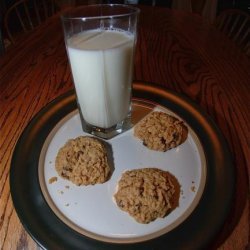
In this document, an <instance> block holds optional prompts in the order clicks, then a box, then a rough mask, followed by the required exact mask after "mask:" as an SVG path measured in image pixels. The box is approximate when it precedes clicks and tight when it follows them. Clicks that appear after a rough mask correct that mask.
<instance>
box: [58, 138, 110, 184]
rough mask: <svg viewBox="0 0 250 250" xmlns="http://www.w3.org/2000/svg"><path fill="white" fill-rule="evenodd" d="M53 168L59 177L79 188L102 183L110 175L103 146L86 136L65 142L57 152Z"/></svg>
mask: <svg viewBox="0 0 250 250" xmlns="http://www.w3.org/2000/svg"><path fill="white" fill-rule="evenodd" d="M55 167H56V170H57V172H58V174H59V175H60V176H61V177H63V178H65V179H68V180H70V181H72V182H73V183H75V184H76V185H79V186H80V185H94V184H96V183H103V182H105V181H107V179H108V177H109V174H110V167H109V164H108V160H107V152H106V148H105V146H104V145H103V144H102V143H101V142H100V141H99V140H97V139H95V138H93V137H88V136H80V137H77V138H75V139H71V140H69V141H67V143H66V144H65V145H64V146H63V147H62V148H61V149H60V150H59V151H58V154H57V157H56V161H55Z"/></svg>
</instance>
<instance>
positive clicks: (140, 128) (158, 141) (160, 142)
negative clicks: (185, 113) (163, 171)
mask: <svg viewBox="0 0 250 250" xmlns="http://www.w3.org/2000/svg"><path fill="white" fill-rule="evenodd" d="M134 135H135V136H136V137H138V138H139V139H141V140H142V141H143V145H145V146H146V147H148V148H149V149H153V150H156V151H167V150H169V149H171V148H174V147H177V146H178V145H180V144H181V143H183V142H184V141H185V140H186V139H187V135H188V129H187V127H186V126H185V125H184V124H183V122H182V121H180V120H178V119H177V118H175V117H173V116H171V115H168V114H166V113H164V112H156V111H154V112H152V113H150V114H149V115H147V116H146V117H145V118H143V119H142V120H141V121H140V122H139V123H138V124H136V126H135V128H134Z"/></svg>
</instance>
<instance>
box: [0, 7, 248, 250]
mask: <svg viewBox="0 0 250 250" xmlns="http://www.w3.org/2000/svg"><path fill="white" fill-rule="evenodd" d="M141 8H142V12H141V15H140V22H139V32H138V44H137V53H136V56H135V71H134V79H135V80H139V81H146V82H152V83H155V84H158V85H161V86H165V87H166V88H168V89H171V90H173V91H176V92H179V93H182V94H184V95H186V96H187V97H189V98H191V99H192V100H194V101H195V102H196V103H197V104H199V105H200V106H201V107H202V108H203V110H204V112H207V113H208V114H209V115H210V116H211V117H212V118H213V119H214V121H215V122H216V124H217V125H218V127H219V128H220V130H221V131H222V133H223V134H224V136H225V138H226V140H227V142H228V144H229V146H230V149H231V151H232V155H233V157H234V164H235V168H236V193H235V197H234V203H233V207H232V209H231V212H230V216H229V217H228V219H227V221H226V222H225V225H224V227H223V228H222V229H221V232H220V234H218V236H217V238H216V239H214V242H211V245H210V246H208V249H216V248H218V249H221V250H222V249H223V250H230V249H232V250H235V249H236V250H237V249H239V250H241V249H247V248H249V247H250V245H249V221H250V216H249V177H250V165H249V162H250V149H249V145H250V141H249V139H250V135H249V131H250V128H249V120H250V115H249V113H250V109H249V108H250V105H249V100H250V87H249V86H250V61H249V58H247V57H246V56H245V55H244V54H243V53H242V52H241V50H240V49H239V48H238V47H236V45H234V43H233V42H231V41H230V40H229V39H228V38H227V37H225V36H224V35H222V34H220V33H219V32H218V31H217V30H216V29H215V28H214V27H213V26H211V25H210V24H208V23H206V22H205V21H204V20H202V18H201V17H200V16H198V15H195V14H191V13H188V12H184V11H173V10H169V9H166V8H158V7H141ZM72 88H73V84H72V80H71V74H70V69H69V64H68V60H67V56H66V51H65V46H64V41H63V34H62V27H61V23H60V18H59V15H57V16H54V17H52V18H51V19H49V20H48V21H47V22H46V23H44V24H43V25H41V26H40V27H38V28H37V29H36V30H35V31H34V32H33V33H32V34H31V35H29V36H28V37H27V39H25V40H23V41H21V42H20V43H18V44H17V45H16V47H15V48H12V49H9V50H8V51H7V52H6V53H5V55H3V56H2V57H0V249H37V245H36V243H35V242H34V241H33V240H32V239H31V238H30V236H29V235H28V234H27V233H26V231H25V230H24V228H23V226H22V225H21V223H20V221H19V219H18V217H17V214H16V212H15V210H14V208H13V204H12V200H11V195H10V186H9V170H10V162H11V157H12V153H13V150H14V147H15V144H16V142H17V140H18V138H19V136H20V134H21V133H22V131H23V130H24V128H25V127H26V126H27V124H28V123H29V121H30V120H31V119H32V117H33V116H34V115H35V114H36V113H37V112H39V110H41V108H42V107H44V106H45V105H46V104H48V103H49V102H50V101H52V100H53V99H55V98H56V97H58V96H59V95H61V94H63V93H65V92H67V91H68V90H70V89H72Z"/></svg>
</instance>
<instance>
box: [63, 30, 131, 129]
mask: <svg viewBox="0 0 250 250" xmlns="http://www.w3.org/2000/svg"><path fill="white" fill-rule="evenodd" d="M133 45H134V36H133V35H132V34H128V33H126V32H123V31H117V30H92V31H87V32H82V33H80V34H77V35H74V36H73V37H71V38H69V39H68V41H67V48H68V56H69V59H70V64H71V71H72V75H73V79H74V84H75V88H76V92H77V98H78V103H79V105H80V108H81V112H82V115H83V118H84V120H85V121H86V122H87V123H89V124H91V125H94V126H97V127H100V128H110V127H112V126H114V125H116V124H117V123H119V122H121V121H122V120H124V118H126V116H127V114H128V112H129V110H130V98H131V96H130V95H131V82H132V67H133V65H132V62H133Z"/></svg>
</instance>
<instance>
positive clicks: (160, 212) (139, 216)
mask: <svg viewBox="0 0 250 250" xmlns="http://www.w3.org/2000/svg"><path fill="white" fill-rule="evenodd" d="M179 197H180V184H179V182H178V180H177V179H176V178H175V177H174V176H173V175H172V174H170V173H169V172H166V171H163V170H160V169H157V168H143V169H134V170H130V171H126V172H124V173H123V174H122V177H121V179H120V181H119V183H118V191H117V192H116V194H115V195H114V198H115V201H116V203H117V205H118V207H119V208H120V209H122V210H123V211H126V212H128V213H129V214H130V215H131V216H132V217H134V219H135V220H136V221H137V222H139V223H149V222H151V221H154V220H155V219H157V218H159V217H160V218H163V217H165V216H166V215H167V214H169V213H170V212H171V211H172V210H173V209H175V208H176V207H177V206H178V204H179Z"/></svg>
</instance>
